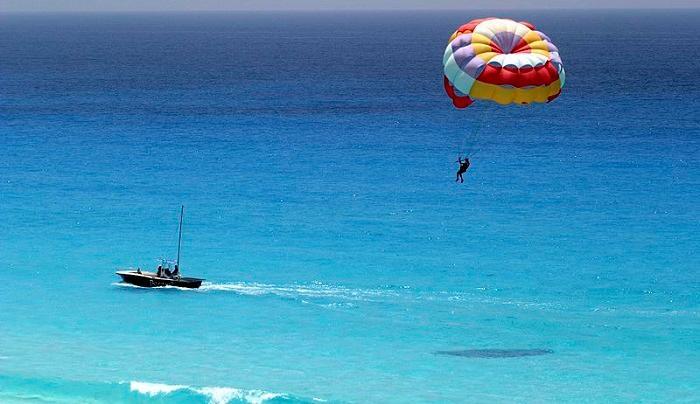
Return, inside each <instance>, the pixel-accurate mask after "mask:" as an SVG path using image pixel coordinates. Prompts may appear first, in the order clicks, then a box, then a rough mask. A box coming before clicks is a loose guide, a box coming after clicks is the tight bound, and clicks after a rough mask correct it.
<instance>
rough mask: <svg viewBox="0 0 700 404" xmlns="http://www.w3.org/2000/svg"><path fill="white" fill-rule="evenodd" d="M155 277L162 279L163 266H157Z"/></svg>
mask: <svg viewBox="0 0 700 404" xmlns="http://www.w3.org/2000/svg"><path fill="white" fill-rule="evenodd" d="M156 276H157V277H159V278H162V277H163V266H162V265H158V270H157V271H156Z"/></svg>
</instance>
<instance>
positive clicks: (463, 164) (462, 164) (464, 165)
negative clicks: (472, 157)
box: [455, 156, 471, 183]
mask: <svg viewBox="0 0 700 404" xmlns="http://www.w3.org/2000/svg"><path fill="white" fill-rule="evenodd" d="M457 163H459V170H457V179H456V180H455V182H460V183H463V182H464V177H463V176H462V174H464V173H466V172H467V170H468V169H469V166H470V165H471V163H470V162H469V157H465V158H464V160H462V157H461V156H460V157H457Z"/></svg>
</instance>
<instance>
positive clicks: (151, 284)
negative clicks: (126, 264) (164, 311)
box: [117, 271, 204, 289]
mask: <svg viewBox="0 0 700 404" xmlns="http://www.w3.org/2000/svg"><path fill="white" fill-rule="evenodd" d="M117 275H119V276H120V277H121V278H122V280H123V281H124V282H126V283H130V284H132V285H136V286H141V287H144V288H157V287H163V286H175V287H178V288H189V289H197V288H198V287H200V286H202V281H204V279H199V278H164V277H160V276H156V274H153V273H149V272H142V273H138V272H136V271H118V272H117Z"/></svg>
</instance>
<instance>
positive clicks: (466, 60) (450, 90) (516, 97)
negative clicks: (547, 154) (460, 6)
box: [443, 18, 564, 108]
mask: <svg viewBox="0 0 700 404" xmlns="http://www.w3.org/2000/svg"><path fill="white" fill-rule="evenodd" d="M443 66H444V74H445V77H444V85H445V91H446V92H447V95H449V96H450V98H451V99H452V103H453V104H454V105H455V107H457V108H466V107H468V106H469V105H471V104H472V103H473V102H474V100H487V101H494V102H497V103H499V104H503V105H505V104H530V103H535V102H540V103H546V102H550V101H552V100H553V99H555V98H557V97H558V96H559V94H561V88H562V87H563V86H564V67H563V65H562V62H561V58H560V57H559V50H558V49H557V47H556V46H554V44H553V43H552V41H551V40H550V39H549V37H547V36H546V35H545V34H543V33H542V32H540V31H537V30H535V27H534V26H533V25H532V24H530V23H529V22H525V21H521V22H516V21H513V20H509V19H503V18H482V19H477V20H473V21H470V22H468V23H467V24H464V25H462V26H461V27H459V28H458V29H457V31H455V33H454V34H452V37H451V38H450V41H449V43H448V44H447V48H446V49H445V56H444V58H443Z"/></svg>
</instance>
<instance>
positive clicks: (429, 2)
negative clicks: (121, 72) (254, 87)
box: [0, 0, 700, 12]
mask: <svg viewBox="0 0 700 404" xmlns="http://www.w3.org/2000/svg"><path fill="white" fill-rule="evenodd" d="M699 7H700V0H663V1H662V0H1V1H0V12H17V11H20V12H42V11H215V10H232V11H233V10H404V9H406V10H411V9H479V8H480V9H531V8H542V9H552V8H577V9H589V8H590V9H595V8H699Z"/></svg>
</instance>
